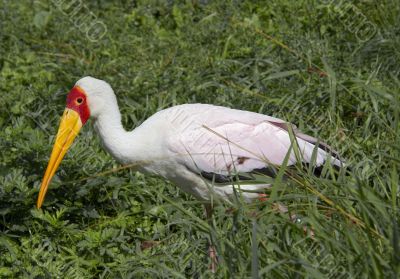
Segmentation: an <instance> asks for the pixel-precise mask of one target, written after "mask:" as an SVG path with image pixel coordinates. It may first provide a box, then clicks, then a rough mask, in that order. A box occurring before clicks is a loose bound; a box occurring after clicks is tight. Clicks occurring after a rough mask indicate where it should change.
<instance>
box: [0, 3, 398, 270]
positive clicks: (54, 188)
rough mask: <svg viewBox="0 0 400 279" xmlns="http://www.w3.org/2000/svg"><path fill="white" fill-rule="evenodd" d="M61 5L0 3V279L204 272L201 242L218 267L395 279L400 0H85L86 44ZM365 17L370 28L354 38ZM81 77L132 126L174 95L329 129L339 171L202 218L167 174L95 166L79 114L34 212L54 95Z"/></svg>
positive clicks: (93, 143)
mask: <svg viewBox="0 0 400 279" xmlns="http://www.w3.org/2000/svg"><path fill="white" fill-rule="evenodd" d="M58 2H60V1H55V0H54V1H50V0H48V1H46V0H40V1H28V0H25V1H7V0H4V1H1V2H0V107H1V110H0V126H1V129H0V150H1V151H0V277H4V278H21V277H25V278H56V277H60V278H91V277H94V278H142V277H144V278H157V277H172V278H185V277H194V278H207V277H210V276H212V274H211V273H210V272H209V270H208V265H209V262H208V257H207V249H206V247H207V243H208V239H210V238H212V239H213V240H214V242H215V244H216V248H217V251H218V255H219V257H220V265H219V268H218V271H217V273H216V274H215V277H217V278H232V277H237V278H244V277H251V276H252V277H254V278H256V277H257V276H259V277H261V278H265V277H268V278H303V277H306V278H324V277H325V278H396V276H397V275H398V274H399V273H400V244H399V242H400V232H399V228H400V214H399V202H400V199H399V196H400V194H399V171H400V170H399V164H400V159H399V158H400V138H399V137H400V136H399V135H400V123H399V116H400V114H399V111H400V97H399V88H400V74H399V73H400V71H399V65H400V39H399V38H400V37H399V34H400V17H399V14H400V4H399V2H398V1H396V0H382V1H354V5H355V6H353V9H351V10H346V11H348V13H349V16H348V17H347V19H344V17H343V16H341V10H340V9H344V8H343V7H340V2H342V1H334V0H333V1H313V0H299V1H289V0H286V1H282V0H279V1H278V0H272V1H265V2H264V1H260V2H258V3H257V2H255V1H248V2H246V3H242V2H241V1H180V2H176V3H175V4H174V3H172V1H122V0H119V1H106V0H97V1H85V5H86V6H85V7H86V8H87V10H86V12H87V11H90V12H92V13H93V14H91V15H92V16H95V17H97V20H99V21H101V22H103V23H104V25H105V26H106V27H107V33H106V34H105V36H104V37H102V38H100V39H99V40H98V41H97V42H92V41H90V40H89V38H88V36H87V35H86V33H85V29H84V28H83V27H81V28H77V27H76V22H77V21H78V20H79V18H81V17H80V16H82V13H83V10H81V11H79V12H78V13H77V14H76V15H72V14H71V13H70V14H66V13H65V11H64V10H62V9H60V8H59V7H57V6H56V3H58ZM65 2H66V3H68V2H69V1H65ZM167 2H169V4H167ZM214 2H215V3H214ZM355 7H358V8H357V9H355ZM70 12H71V11H70ZM361 16H365V17H366V19H367V20H368V21H369V22H370V23H372V24H373V26H374V27H375V28H376V31H377V32H376V33H375V35H374V36H373V37H372V38H371V39H369V40H365V41H364V40H362V38H361V39H360V38H359V35H360V34H357V33H356V32H354V30H353V29H352V28H351V23H352V20H358V21H359V20H360V17H361ZM82 30H83V31H82ZM89 35H90V34H89ZM86 75H92V76H94V77H97V78H101V79H104V80H106V81H108V82H109V83H110V84H111V85H112V87H113V88H114V90H115V91H116V93H117V95H118V99H119V104H120V107H121V110H122V114H123V121H124V125H125V127H126V128H129V129H131V128H133V127H135V126H136V125H139V124H140V123H141V122H142V121H143V120H144V119H146V118H147V117H149V116H150V115H151V114H153V113H154V112H156V111H157V110H160V109H163V108H166V107H169V106H172V105H176V104H181V103H194V102H202V103H212V104H218V105H224V106H229V107H234V108H240V109H246V110H252V111H256V112H261V113H265V114H269V115H274V116H277V117H280V118H284V119H286V120H288V121H291V122H293V123H295V124H296V125H297V126H299V128H300V129H302V130H303V131H304V132H307V133H309V134H311V135H315V136H318V137H320V138H322V139H324V140H325V141H326V142H328V143H329V144H331V145H332V146H333V147H334V148H336V149H337V150H339V151H340V153H342V154H343V156H344V157H345V158H346V159H347V162H348V164H349V166H350V167H351V169H352V171H351V174H350V175H348V176H340V177H338V178H337V179H327V178H317V177H314V176H312V175H310V174H308V172H307V170H303V171H301V172H300V174H299V177H298V179H296V181H292V182H290V183H289V182H288V183H286V182H280V181H277V183H275V184H274V187H273V189H272V192H271V197H270V199H269V201H268V202H266V203H264V204H260V203H259V204H254V205H244V204H241V202H240V201H238V202H237V204H234V205H218V206H216V209H215V216H214V220H213V225H212V226H211V227H210V226H209V225H208V224H207V222H205V221H204V217H203V210H202V207H201V206H200V204H199V203H198V202H197V201H195V200H194V199H193V198H192V197H190V196H187V195H185V194H183V193H182V192H180V191H179V190H178V189H177V188H176V187H175V186H173V185H171V184H170V183H168V182H167V181H164V180H162V179H160V178H157V177H151V176H144V175H143V174H140V173H137V172H134V171H133V170H129V169H125V170H120V171H111V172H107V173H105V174H103V175H100V174H101V173H103V172H106V171H109V170H111V169H113V168H115V167H118V166H119V165H118V164H117V163H116V162H115V161H114V160H113V159H112V158H111V157H110V156H109V155H108V154H106V153H105V152H104V151H102V149H101V146H100V143H99V140H98V139H97V137H96V135H95V133H94V131H93V129H92V127H91V125H90V124H89V125H87V127H85V128H84V129H83V131H82V133H81V134H80V135H79V137H78V138H77V140H76V143H75V144H74V146H73V148H72V149H71V150H70V152H69V153H68V154H67V156H66V158H65V159H64V161H63V163H62V164H61V166H60V169H59V171H58V172H57V176H56V177H55V179H54V180H53V182H52V184H51V188H50V190H49V193H48V195H47V198H46V202H45V205H44V207H43V210H37V209H36V208H35V201H36V198H37V193H38V189H39V185H40V180H41V178H42V175H43V172H44V169H45V167H46V163H47V159H48V157H49V155H50V150H51V146H52V142H53V140H54V135H55V133H56V129H57V126H58V119H59V116H60V115H61V113H62V111H63V107H64V104H65V97H66V93H67V92H68V90H69V89H70V88H71V87H72V85H73V84H74V82H75V81H76V80H78V79H79V78H81V77H83V76H86ZM277 201H279V202H280V203H283V204H285V205H286V206H287V207H288V208H289V210H290V212H296V214H298V215H299V216H301V220H299V222H298V223H292V222H291V221H290V218H289V214H282V213H278V212H276V210H274V209H273V206H272V203H275V202H277ZM231 208H232V209H231ZM305 228H307V229H306V231H307V232H310V229H311V228H312V230H313V231H314V237H311V236H310V235H309V234H308V233H307V232H305Z"/></svg>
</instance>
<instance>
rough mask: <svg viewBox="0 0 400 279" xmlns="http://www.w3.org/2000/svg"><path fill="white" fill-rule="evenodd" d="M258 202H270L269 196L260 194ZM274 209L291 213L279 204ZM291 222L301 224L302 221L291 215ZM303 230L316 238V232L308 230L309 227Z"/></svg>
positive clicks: (274, 205) (273, 206) (304, 227)
mask: <svg viewBox="0 0 400 279" xmlns="http://www.w3.org/2000/svg"><path fill="white" fill-rule="evenodd" d="M258 200H259V201H261V202H265V201H267V200H268V195H267V194H264V193H261V194H258ZM272 208H273V209H274V210H276V211H279V212H280V213H288V212H289V209H288V208H287V207H286V206H285V205H283V204H281V203H279V202H277V203H274V204H272ZM290 220H291V221H292V222H293V223H300V222H301V219H300V218H299V217H298V216H297V215H296V214H294V213H293V214H290ZM303 230H304V233H305V234H309V235H310V237H311V238H314V230H313V229H312V228H310V229H308V228H307V226H303Z"/></svg>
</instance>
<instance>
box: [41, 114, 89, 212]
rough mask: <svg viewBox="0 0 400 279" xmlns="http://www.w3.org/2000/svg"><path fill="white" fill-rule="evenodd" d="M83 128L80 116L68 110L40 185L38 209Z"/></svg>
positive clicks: (62, 120)
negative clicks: (62, 161)
mask: <svg viewBox="0 0 400 279" xmlns="http://www.w3.org/2000/svg"><path fill="white" fill-rule="evenodd" d="M81 128H82V122H81V119H80V116H79V114H78V113H77V112H76V111H74V110H72V109H69V108H66V109H65V110H64V113H63V116H62V118H61V122H60V126H59V128H58V133H57V137H56V142H55V143H54V146H53V151H52V152H51V156H50V160H49V163H48V165H47V169H46V172H45V174H44V177H43V180H42V185H40V191H39V197H38V200H37V208H40V207H41V206H42V204H43V201H44V197H45V195H46V192H47V189H48V187H49V184H50V181H51V179H52V178H53V176H54V173H55V172H56V170H57V168H58V166H59V165H60V163H61V160H62V159H63V158H64V155H65V153H67V151H68V149H69V147H70V146H71V144H72V142H73V141H74V139H75V137H76V135H77V134H78V133H79V130H80V129H81Z"/></svg>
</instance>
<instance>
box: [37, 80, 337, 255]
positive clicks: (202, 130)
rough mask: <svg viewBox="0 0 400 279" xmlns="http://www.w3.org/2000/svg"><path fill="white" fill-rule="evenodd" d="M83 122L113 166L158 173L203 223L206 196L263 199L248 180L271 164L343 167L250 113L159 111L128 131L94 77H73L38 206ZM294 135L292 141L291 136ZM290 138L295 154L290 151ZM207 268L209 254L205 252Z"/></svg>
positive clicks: (314, 143) (320, 147) (283, 125)
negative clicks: (189, 198) (194, 206)
mask: <svg viewBox="0 0 400 279" xmlns="http://www.w3.org/2000/svg"><path fill="white" fill-rule="evenodd" d="M89 118H92V119H93V120H94V127H95V129H96V131H97V133H98V134H99V136H100V138H101V141H102V144H103V145H104V148H105V149H106V150H107V151H108V152H109V153H110V154H111V155H112V156H113V157H114V158H115V159H116V160H118V161H119V162H120V163H122V164H134V163H137V162H146V163H144V164H138V166H137V168H138V170H139V171H143V172H146V173H152V174H157V175H160V176H162V177H164V178H166V179H168V180H170V181H172V182H173V183H175V184H176V185H177V186H179V187H180V188H181V189H182V190H183V191H185V192H187V193H190V194H192V195H193V196H195V197H196V198H197V199H199V200H201V201H203V202H204V204H205V207H206V213H207V216H208V217H209V216H210V214H211V210H212V207H211V206H210V203H211V200H212V199H213V197H215V199H217V200H218V199H222V200H229V199H232V198H234V196H237V195H236V193H238V192H240V195H241V196H242V197H243V199H244V200H245V201H249V202H250V201H252V200H254V199H257V198H260V197H263V196H264V195H265V194H263V190H265V189H266V188H268V187H270V184H268V183H266V182H264V183H263V182H258V183H257V182H255V181H254V179H255V175H254V174H260V173H261V174H264V173H268V174H269V175H273V172H274V166H280V165H282V164H284V162H286V164H287V165H288V166H290V165H294V164H295V163H296V162H298V161H302V162H304V163H312V164H313V165H314V166H315V167H320V166H322V165H323V164H324V162H325V161H326V160H329V162H330V163H331V164H332V165H333V166H338V167H340V166H341V164H342V162H341V161H340V159H339V158H338V156H337V153H336V152H334V151H333V150H332V149H331V148H330V147H329V146H327V145H326V144H324V143H321V142H319V141H318V140H317V139H315V138H313V137H310V136H307V135H305V134H303V133H301V132H300V131H298V130H297V129H296V127H295V126H294V125H291V124H289V123H287V122H285V121H283V120H280V119H277V118H274V117H270V116H266V115H263V114H258V113H254V112H249V111H242V110H236V109H229V108H226V107H221V106H213V105H206V104H185V105H178V106H174V107H171V108H168V109H165V110H161V111H159V112H157V113H156V114H154V115H153V116H151V117H150V118H148V119H147V120H146V121H145V122H143V123H142V124H141V125H140V126H139V127H137V128H136V129H134V130H133V131H131V132H128V131H125V129H124V128H123V126H122V123H121V115H120V112H119V108H118V104H117V99H116V96H115V94H114V91H113V90H112V88H111V87H110V85H109V84H108V83H107V82H105V81H103V80H99V79H95V78H93V77H84V78H82V79H80V80H79V81H78V82H77V83H76V84H75V86H74V87H73V88H72V90H71V91H70V92H69V94H68V96H67V105H66V108H65V111H64V113H63V116H62V118H61V122H60V126H59V130H58V133H57V137H56V140H55V144H54V147H53V150H52V153H51V156H50V160H49V163H48V166H47V169H46V172H45V174H44V177H43V181H42V184H41V187H40V192H39V197H38V200H37V207H38V208H40V207H41V206H42V204H43V201H44V197H45V194H46V192H47V189H48V186H49V184H50V181H51V178H52V177H53V175H54V173H55V171H56V170H57V167H58V166H59V164H60V162H61V160H62V159H63V157H64V155H65V154H66V152H67V150H68V148H69V147H70V146H71V144H72V142H73V140H74V138H75V137H76V135H77V134H78V132H79V130H80V129H81V127H82V126H83V125H84V124H85V123H86V122H87V121H88V119H89ZM293 135H294V136H293ZM293 138H294V139H295V142H296V146H297V150H298V152H295V149H294V148H293V146H294V145H293ZM210 256H211V257H212V262H214V257H215V254H214V251H213V249H211V250H210Z"/></svg>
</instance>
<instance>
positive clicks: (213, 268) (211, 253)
mask: <svg viewBox="0 0 400 279" xmlns="http://www.w3.org/2000/svg"><path fill="white" fill-rule="evenodd" d="M208 256H209V257H210V261H211V263H210V266H209V269H210V270H211V272H212V273H215V271H216V270H217V266H218V257H217V252H216V250H215V247H214V245H210V246H209V247H208Z"/></svg>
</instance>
